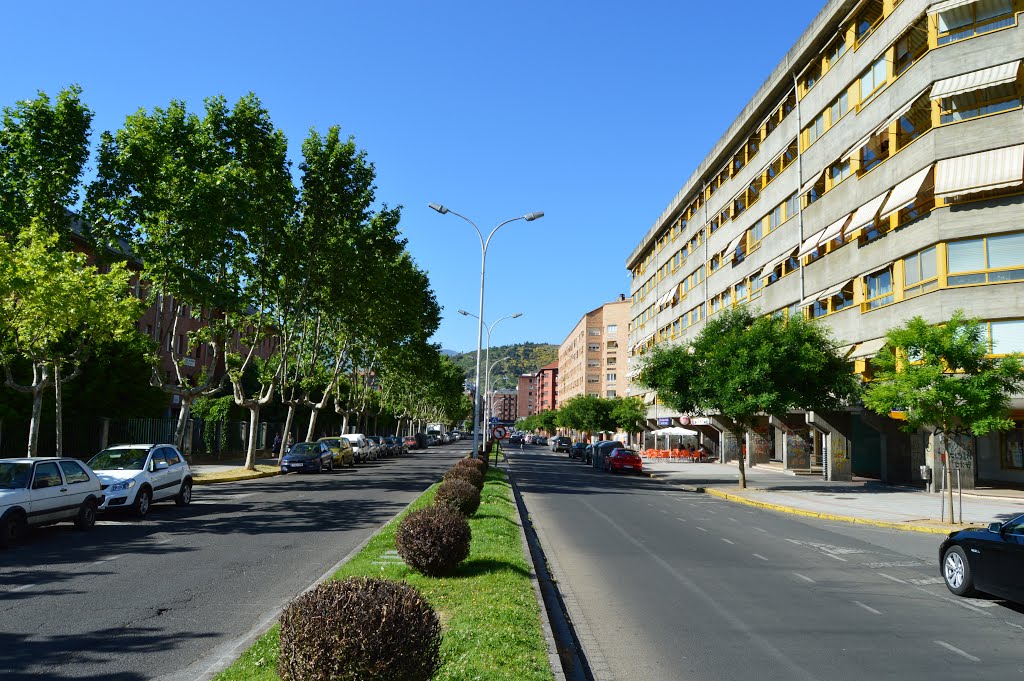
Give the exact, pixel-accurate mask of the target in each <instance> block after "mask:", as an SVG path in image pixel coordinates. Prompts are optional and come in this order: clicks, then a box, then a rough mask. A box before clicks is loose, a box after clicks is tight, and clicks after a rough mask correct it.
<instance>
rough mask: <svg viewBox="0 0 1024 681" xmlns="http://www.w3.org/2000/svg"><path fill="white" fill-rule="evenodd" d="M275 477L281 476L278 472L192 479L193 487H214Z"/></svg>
mask: <svg viewBox="0 0 1024 681" xmlns="http://www.w3.org/2000/svg"><path fill="white" fill-rule="evenodd" d="M276 475H281V474H280V473H279V472H277V471H274V472H268V473H262V472H261V473H255V474H253V475H232V476H231V477H227V478H216V479H211V480H207V479H204V478H193V479H192V484H193V485H216V484H219V483H222V482H239V481H241V480H258V479H259V478H272V477H274V476H276Z"/></svg>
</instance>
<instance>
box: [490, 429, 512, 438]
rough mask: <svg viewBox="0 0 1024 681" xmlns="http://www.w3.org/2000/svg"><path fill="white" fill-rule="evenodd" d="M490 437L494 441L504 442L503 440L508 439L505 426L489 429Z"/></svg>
mask: <svg viewBox="0 0 1024 681" xmlns="http://www.w3.org/2000/svg"><path fill="white" fill-rule="evenodd" d="M491 435H492V436H493V437H494V438H495V439H496V440H504V439H505V438H507V437H508V428H506V427H505V426H495V427H494V428H492V429H491Z"/></svg>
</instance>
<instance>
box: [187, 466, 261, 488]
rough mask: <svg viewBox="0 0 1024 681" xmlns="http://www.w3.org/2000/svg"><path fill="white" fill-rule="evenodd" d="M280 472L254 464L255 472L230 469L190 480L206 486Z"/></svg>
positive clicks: (197, 474) (201, 474)
mask: <svg viewBox="0 0 1024 681" xmlns="http://www.w3.org/2000/svg"><path fill="white" fill-rule="evenodd" d="M280 472H281V469H280V468H278V467H277V466H267V465H264V464H256V470H255V471H250V470H249V469H247V468H231V469H229V470H226V471H217V472H216V473H195V474H194V475H193V478H192V479H193V481H194V482H195V484H197V485H208V484H213V483H217V482H236V481H238V480H249V479H256V478H266V477H270V476H272V475H278V474H279V473H280Z"/></svg>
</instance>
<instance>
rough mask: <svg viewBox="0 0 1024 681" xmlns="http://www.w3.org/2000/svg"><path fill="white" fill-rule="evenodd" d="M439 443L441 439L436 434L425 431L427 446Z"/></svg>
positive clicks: (434, 445)
mask: <svg viewBox="0 0 1024 681" xmlns="http://www.w3.org/2000/svg"><path fill="white" fill-rule="evenodd" d="M439 444H441V441H440V440H439V439H438V437H437V435H434V434H433V433H427V446H428V447H436V446H437V445H439Z"/></svg>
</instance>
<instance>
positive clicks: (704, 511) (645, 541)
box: [508, 447, 1024, 681]
mask: <svg viewBox="0 0 1024 681" xmlns="http://www.w3.org/2000/svg"><path fill="white" fill-rule="evenodd" d="M508 454H509V455H510V456H511V459H512V461H511V468H512V470H513V472H514V475H515V479H516V481H517V482H518V485H519V488H520V490H521V492H522V493H523V497H524V501H525V503H526V506H527V508H528V510H529V512H530V517H531V520H532V521H533V523H534V526H535V527H536V529H537V531H538V535H539V537H540V540H541V543H542V545H543V548H544V551H545V553H546V556H547V559H548V563H549V567H550V568H551V571H552V574H553V577H554V578H555V579H556V580H557V583H558V586H559V590H560V591H561V593H562V597H563V599H564V601H565V604H566V608H567V610H568V613H569V616H570V618H571V619H572V622H573V625H574V627H575V629H576V632H577V635H578V637H579V638H580V640H581V642H582V644H583V647H584V649H585V653H586V655H587V659H588V663H589V665H590V668H591V671H592V672H593V676H594V678H595V679H597V680H598V681H603V680H605V679H617V680H620V681H631V680H633V679H643V680H644V681H662V680H664V681H670V680H671V681H679V680H687V681H691V680H693V681H702V680H709V681H710V680H714V681H729V680H733V679H735V680H736V681H750V680H751V679H757V680H758V681H772V680H778V681H803V680H810V679H814V680H820V681H841V680H847V679H848V680H850V681H865V680H871V681H876V680H883V679H893V680H899V681H911V680H914V679H921V680H925V679H928V680H929V681H931V680H936V679H938V680H946V679H966V678H970V679H992V680H993V681H1006V680H1007V679H1012V678H1022V677H1024V654H1022V653H1021V650H1022V648H1021V641H1022V640H1024V608H1021V607H1020V606H1015V605H1011V604H1007V603H1004V602H1002V601H997V600H987V599H962V598H956V597H954V596H953V595H952V594H950V593H949V592H948V591H947V590H946V587H945V586H944V585H943V584H942V579H941V577H940V576H939V573H938V566H937V561H938V558H937V555H936V553H937V547H938V544H939V543H940V540H941V537H939V536H936V535H923V534H914V533H907V532H899V531H895V530H884V529H880V528H866V527H861V526H856V525H847V524H842V523H829V522H827V521H818V520H806V519H800V518H797V517H795V516H790V515H785V514H781V513H775V512H772V511H764V510H760V509H752V508H748V507H746V506H742V505H739V504H735V503H732V502H728V501H725V500H721V499H717V498H715V497H710V496H706V495H702V494H697V493H690V492H685V491H683V490H681V489H679V488H674V487H672V486H670V485H668V484H666V483H663V482H660V481H658V480H650V479H647V478H641V477H638V476H625V475H611V474H608V473H601V472H598V471H595V470H594V469H592V468H590V467H588V466H584V465H582V464H580V463H578V462H570V461H569V460H568V459H567V457H566V455H565V454H558V455H554V454H551V453H549V452H547V451H546V450H544V449H542V448H539V447H538V448H531V449H527V450H526V451H525V452H519V451H517V450H515V449H510V450H509V452H508Z"/></svg>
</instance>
